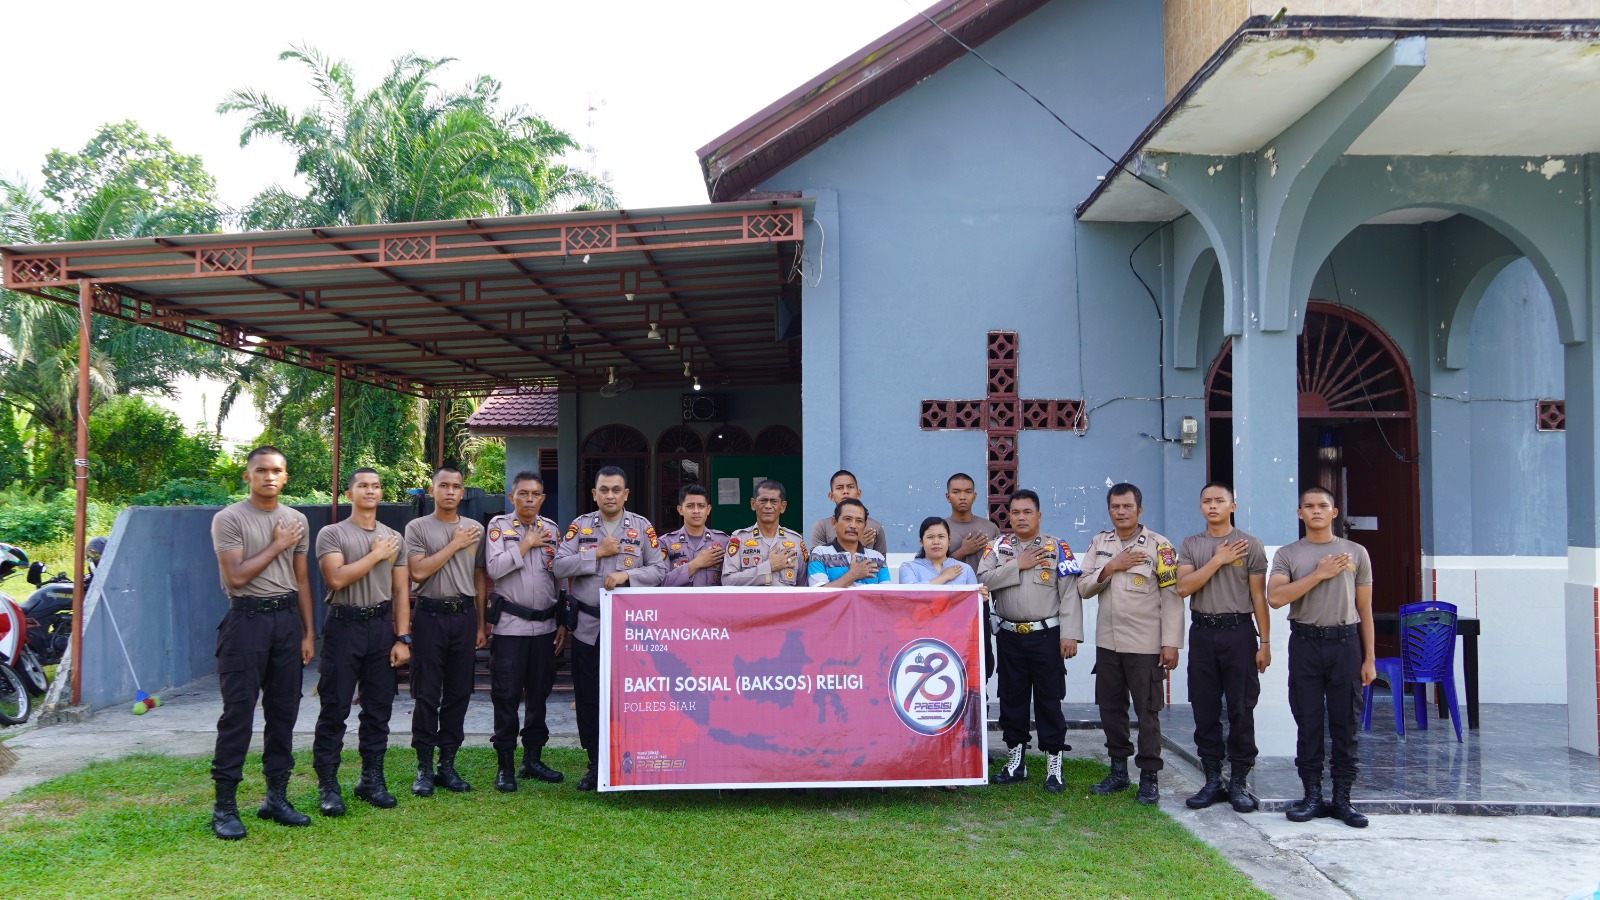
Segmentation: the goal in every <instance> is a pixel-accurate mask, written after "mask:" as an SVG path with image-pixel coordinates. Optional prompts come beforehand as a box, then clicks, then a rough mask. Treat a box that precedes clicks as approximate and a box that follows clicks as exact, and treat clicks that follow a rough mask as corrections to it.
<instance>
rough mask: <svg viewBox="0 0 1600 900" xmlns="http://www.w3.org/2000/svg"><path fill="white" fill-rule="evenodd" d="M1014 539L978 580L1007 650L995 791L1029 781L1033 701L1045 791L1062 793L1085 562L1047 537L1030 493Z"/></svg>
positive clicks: (1023, 495)
mask: <svg viewBox="0 0 1600 900" xmlns="http://www.w3.org/2000/svg"><path fill="white" fill-rule="evenodd" d="M1007 515H1008V517H1009V518H1010V520H1011V528H1012V533H1011V534H1009V535H1005V536H1003V537H1000V538H998V539H996V540H995V541H994V542H993V543H992V544H990V545H989V547H988V548H987V549H986V550H984V553H983V558H982V559H981V560H979V562H978V580H979V581H981V582H983V584H984V585H986V586H987V587H988V588H989V594H990V596H991V597H992V598H993V600H994V615H993V617H992V618H991V619H990V622H991V623H992V625H993V628H994V631H995V637H996V639H997V643H998V645H999V657H1000V658H999V660H998V661H997V666H996V669H997V671H998V672H999V675H1000V730H1001V732H1002V735H1003V736H1004V738H1005V742H1006V747H1007V750H1008V756H1007V758H1006V763H1005V765H1004V766H1002V767H1001V769H1000V771H999V772H998V773H997V774H996V775H995V776H994V783H995V784H1011V783H1013V782H1018V781H1024V780H1026V779H1027V777H1028V767H1027V764H1026V763H1025V762H1024V760H1023V753H1024V751H1026V750H1027V748H1028V700H1029V697H1030V696H1031V697H1032V700H1033V715H1034V718H1035V719H1036V720H1037V721H1038V723H1039V749H1041V750H1043V751H1044V752H1045V755H1046V772H1045V780H1044V789H1045V790H1047V791H1049V792H1051V793H1052V794H1059V793H1061V792H1062V791H1063V790H1064V789H1065V786H1064V785H1063V784H1062V780H1061V754H1062V752H1063V751H1066V750H1070V749H1071V748H1070V747H1068V746H1067V721H1066V717H1065V716H1064V715H1062V712H1061V701H1062V700H1064V699H1065V698H1066V696H1067V674H1066V671H1065V669H1064V667H1063V666H1062V664H1061V661H1062V660H1064V659H1071V658H1072V657H1074V656H1076V655H1077V654H1078V642H1080V641H1082V640H1083V602H1082V600H1081V599H1079V597H1078V582H1077V579H1076V578H1074V577H1073V576H1075V575H1077V574H1078V561H1077V559H1076V557H1074V556H1073V555H1072V550H1071V548H1070V547H1068V546H1067V542H1066V541H1063V540H1058V539H1057V538H1053V537H1051V536H1049V535H1047V534H1041V533H1040V531H1039V525H1040V521H1039V519H1040V516H1039V495H1038V494H1036V493H1034V492H1033V491H1028V490H1022V491H1017V492H1016V493H1014V494H1012V495H1011V502H1010V504H1009V505H1008V506H1007Z"/></svg>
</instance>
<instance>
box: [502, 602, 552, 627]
mask: <svg viewBox="0 0 1600 900" xmlns="http://www.w3.org/2000/svg"><path fill="white" fill-rule="evenodd" d="M497 599H498V600H499V601H500V603H499V608H500V612H502V613H506V614H507V615H512V616H516V617H517V618H519V619H525V620H527V621H529V622H546V621H549V620H550V619H554V618H555V617H556V615H557V614H558V613H559V610H558V609H557V607H554V606H552V607H550V608H549V609H534V608H533V607H531V606H522V605H519V604H516V603H512V602H511V601H510V600H507V599H506V598H505V597H490V598H489V600H490V601H491V602H492V601H494V600H497Z"/></svg>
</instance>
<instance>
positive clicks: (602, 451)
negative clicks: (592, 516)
mask: <svg viewBox="0 0 1600 900" xmlns="http://www.w3.org/2000/svg"><path fill="white" fill-rule="evenodd" d="M578 449H579V453H580V454H581V455H582V457H583V458H582V462H581V463H580V465H579V468H578V471H579V473H580V476H581V477H580V480H579V481H578V512H579V513H580V514H581V513H586V512H593V511H594V510H595V505H594V493H593V488H594V479H595V475H596V473H598V472H599V471H600V470H601V469H602V468H604V467H606V466H616V467H618V468H620V469H622V471H624V472H626V473H627V475H628V507H629V508H630V509H635V510H644V509H649V507H650V479H649V478H648V477H647V476H648V474H649V471H650V442H649V441H647V440H645V436H644V435H643V434H640V433H639V431H638V429H635V428H629V427H628V426H626V425H602V426H601V427H599V428H596V429H595V430H593V431H591V432H589V436H588V437H586V438H584V439H583V444H582V445H580V446H579V448H578Z"/></svg>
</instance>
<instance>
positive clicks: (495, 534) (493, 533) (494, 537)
mask: <svg viewBox="0 0 1600 900" xmlns="http://www.w3.org/2000/svg"><path fill="white" fill-rule="evenodd" d="M489 540H491V541H498V540H500V529H498V528H491V529H489Z"/></svg>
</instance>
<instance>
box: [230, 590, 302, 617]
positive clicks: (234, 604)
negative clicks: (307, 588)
mask: <svg viewBox="0 0 1600 900" xmlns="http://www.w3.org/2000/svg"><path fill="white" fill-rule="evenodd" d="M299 599H300V597H299V595H298V594H274V595H273V596H271V597H229V598H228V608H229V609H236V610H239V611H240V612H249V613H270V612H280V611H282V610H285V609H293V608H294V607H295V601H297V600H299Z"/></svg>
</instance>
